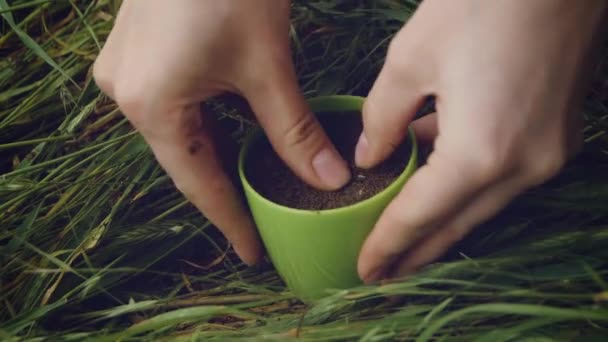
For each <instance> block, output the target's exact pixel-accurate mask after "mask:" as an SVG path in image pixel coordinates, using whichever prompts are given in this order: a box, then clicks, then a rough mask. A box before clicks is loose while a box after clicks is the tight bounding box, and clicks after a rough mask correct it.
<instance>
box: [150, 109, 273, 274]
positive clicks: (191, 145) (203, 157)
mask: <svg viewBox="0 0 608 342" xmlns="http://www.w3.org/2000/svg"><path fill="white" fill-rule="evenodd" d="M164 114H165V115H156V116H154V118H155V119H157V120H160V121H159V122H156V123H155V126H154V127H158V130H155V131H154V132H149V131H144V132H142V134H143V135H144V138H145V139H146V140H147V142H148V144H149V145H150V147H151V148H152V151H153V152H154V155H155V156H156V159H157V160H158V162H159V163H160V164H161V166H162V167H163V168H164V169H165V171H166V172H167V174H168V175H169V176H170V177H171V179H172V180H173V182H174V183H175V185H176V187H177V188H178V189H179V190H180V192H182V193H183V194H184V196H185V197H186V198H187V199H188V200H189V201H190V202H192V204H194V205H195V206H196V207H197V208H198V209H199V210H200V211H201V212H202V213H203V214H205V216H206V217H207V218H208V219H209V220H210V221H211V222H212V223H213V224H215V225H216V226H217V227H218V228H219V229H220V230H221V231H222V233H223V234H224V236H225V237H226V238H227V239H228V240H229V241H230V242H231V243H232V245H233V247H234V249H235V251H236V252H237V254H238V255H239V257H240V258H241V259H242V260H243V261H244V262H245V263H247V264H254V263H256V262H257V261H258V260H259V259H260V258H261V255H262V248H261V243H260V241H259V237H258V235H257V233H256V229H255V225H254V224H253V221H252V219H251V217H250V215H249V214H248V212H247V210H246V208H245V205H244V203H243V201H242V199H241V198H240V196H238V192H237V191H236V188H235V187H234V184H233V183H232V182H231V181H230V179H229V177H228V176H227V175H226V173H225V170H224V168H223V166H222V161H221V158H220V155H219V152H218V149H217V146H216V143H215V141H214V140H213V139H212V136H213V135H212V134H211V132H210V130H211V127H210V126H211V125H210V124H209V123H206V122H203V120H204V119H207V118H205V117H203V116H202V115H201V111H200V107H199V106H197V105H192V106H188V107H186V108H184V109H183V110H180V112H178V113H170V114H171V115H166V114H168V113H164ZM208 119H212V118H208Z"/></svg>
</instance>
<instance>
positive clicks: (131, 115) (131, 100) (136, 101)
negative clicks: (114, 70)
mask: <svg viewBox="0 0 608 342" xmlns="http://www.w3.org/2000/svg"><path fill="white" fill-rule="evenodd" d="M114 96H115V100H116V103H117V104H118V106H119V107H120V109H121V110H122V112H123V113H124V114H125V116H126V117H127V118H128V119H129V121H130V122H131V123H132V124H133V125H134V126H136V127H138V128H143V127H145V124H146V121H147V115H145V106H146V98H147V96H146V87H145V86H144V85H143V84H141V82H128V81H123V82H120V83H118V84H116V85H115V94H114Z"/></svg>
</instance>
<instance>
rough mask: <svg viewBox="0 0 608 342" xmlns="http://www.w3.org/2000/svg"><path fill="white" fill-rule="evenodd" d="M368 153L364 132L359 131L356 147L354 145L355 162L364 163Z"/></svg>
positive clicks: (367, 143)
mask: <svg viewBox="0 0 608 342" xmlns="http://www.w3.org/2000/svg"><path fill="white" fill-rule="evenodd" d="M368 154H369V142H368V141H367V137H366V136H365V133H361V135H360V136H359V141H358V142H357V147H355V164H357V165H365V161H366V158H367V156H368Z"/></svg>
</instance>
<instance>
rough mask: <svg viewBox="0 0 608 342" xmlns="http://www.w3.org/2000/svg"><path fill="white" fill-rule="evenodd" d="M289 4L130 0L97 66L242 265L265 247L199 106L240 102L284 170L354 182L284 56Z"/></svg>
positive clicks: (316, 181) (317, 182) (319, 180)
mask: <svg viewBox="0 0 608 342" xmlns="http://www.w3.org/2000/svg"><path fill="white" fill-rule="evenodd" d="M289 6H290V2H289V1H288V0H256V1H240V0H222V1H216V0H176V1H171V2H170V4H169V2H167V1H162V0H126V1H124V2H123V5H122V7H121V9H120V11H119V14H118V17H117V20H116V23H115V25H114V27H113V29H112V32H111V33H110V36H109V37H108V40H107V42H106V44H105V46H104V47H103V49H102V51H101V53H100V55H99V56H98V58H97V60H96V62H95V65H94V71H93V72H94V76H95V80H96V82H97V84H98V85H99V87H100V88H101V89H102V90H103V91H104V92H105V93H106V94H107V95H108V96H110V97H111V98H113V99H114V100H115V101H116V102H117V103H118V105H119V107H120V109H121V110H122V112H123V113H124V115H125V116H126V117H127V118H128V119H129V121H130V122H131V123H132V124H133V126H134V127H135V128H136V129H137V130H138V131H139V132H140V133H141V134H142V136H143V137H144V139H145V140H146V141H147V143H148V144H149V145H150V147H151V149H152V151H153V152H154V155H155V157H156V159H157V160H158V162H159V163H160V165H161V166H162V167H163V168H164V169H165V170H166V172H167V173H168V175H169V176H170V177H171V179H172V180H173V182H174V183H175V185H176V187H177V189H179V190H180V191H181V192H182V193H183V194H184V195H185V196H186V197H187V198H188V200H190V201H191V202H192V203H193V204H194V205H195V206H196V207H197V208H198V209H199V210H200V211H201V212H202V213H203V214H205V216H206V217H207V218H208V219H209V220H210V221H211V222H213V223H214V224H215V225H216V226H217V227H218V228H219V229H220V230H221V231H222V232H223V233H224V235H225V236H226V238H227V239H228V240H229V241H230V242H231V243H232V245H233V247H234V249H235V250H236V252H237V254H238V255H239V256H240V257H241V259H242V260H243V261H245V262H246V263H248V264H254V263H256V262H257V261H259V260H260V258H261V257H262V254H263V252H262V248H261V243H260V241H259V237H258V235H257V232H256V229H255V226H254V224H253V221H252V220H251V217H250V215H249V213H248V211H247V210H246V208H245V206H244V205H243V201H242V199H241V198H240V196H239V195H238V193H237V191H236V190H235V187H234V185H233V184H232V183H231V181H230V179H229V177H227V176H226V173H225V172H224V167H223V165H222V158H221V157H222V156H221V155H220V154H221V153H220V152H219V151H220V150H221V146H219V144H217V142H216V140H215V139H213V133H214V132H213V130H214V128H213V118H211V117H210V116H209V115H206V114H205V113H202V112H201V109H200V105H199V104H200V103H201V102H203V101H205V100H207V99H209V98H210V97H213V96H215V95H218V94H221V93H225V92H230V93H236V94H239V95H241V96H243V97H244V98H246V99H247V100H248V102H249V104H250V105H251V107H252V109H253V111H254V112H255V114H256V117H257V119H258V121H259V122H260V124H261V125H262V127H263V128H264V130H265V131H266V133H267V135H268V137H269V140H270V142H271V143H272V145H273V147H274V148H275V150H276V151H277V153H278V154H279V155H280V156H281V157H282V159H283V160H284V161H285V162H286V164H287V165H289V166H290V167H291V169H292V170H293V171H294V172H295V173H296V174H297V175H298V176H300V177H301V178H302V179H303V180H305V181H306V182H307V183H309V184H310V185H312V186H315V187H317V188H320V189H325V190H333V189H337V188H339V187H341V186H342V185H344V184H345V183H346V182H347V181H348V180H349V178H350V173H349V170H348V168H347V167H346V163H345V162H344V161H343V160H342V158H341V157H340V156H339V154H338V153H337V152H336V150H335V149H334V147H333V146H332V145H331V142H330V140H329V139H328V137H327V136H326V134H325V132H324V131H323V129H322V128H321V126H320V125H319V123H318V122H317V121H316V119H315V117H314V116H313V115H312V113H311V111H310V109H309V108H308V107H307V105H306V102H305V100H304V98H303V96H302V95H301V92H300V89H299V88H298V84H297V79H296V75H295V71H294V67H293V63H292V61H291V54H290V53H289V24H290V23H289Z"/></svg>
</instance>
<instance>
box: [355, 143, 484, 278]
mask: <svg viewBox="0 0 608 342" xmlns="http://www.w3.org/2000/svg"><path fill="white" fill-rule="evenodd" d="M485 185H486V182H485V181H484V180H483V178H480V177H477V175H476V174H475V172H474V170H472V169H471V168H469V167H467V166H466V165H464V163H463V162H461V161H457V160H451V159H450V158H448V157H447V156H446V155H444V154H442V153H441V152H440V151H438V150H436V151H435V152H433V153H432V154H431V156H430V157H429V159H428V163H427V164H426V165H425V166H423V167H422V168H420V170H418V171H417V172H416V173H415V174H414V175H413V176H412V178H411V179H410V180H409V181H408V182H407V183H406V184H405V186H404V188H403V190H402V191H401V193H399V195H397V197H396V198H395V199H394V200H393V201H392V202H391V203H390V204H389V206H388V207H387V208H386V210H385V211H384V212H383V213H382V215H381V217H380V219H379V220H378V222H377V224H376V226H375V227H374V230H373V231H372V232H371V234H370V235H369V237H368V238H367V240H366V241H365V243H364V245H363V248H362V249H361V253H360V255H359V262H358V271H359V275H360V277H361V278H362V279H363V280H364V281H366V282H372V281H376V280H379V279H380V278H382V277H383V276H385V275H387V274H388V273H390V271H391V270H390V267H391V266H392V264H393V263H394V262H395V261H396V260H397V259H398V258H399V257H400V256H401V255H402V254H403V253H404V252H405V251H406V250H407V249H408V248H409V247H410V246H412V245H413V244H414V243H415V242H416V241H418V240H420V239H421V238H422V237H424V236H426V235H427V234H429V233H430V232H432V231H433V230H434V229H435V228H436V227H437V226H438V225H439V224H441V223H442V222H443V221H444V220H445V219H446V218H448V217H450V216H452V215H453V213H455V212H457V211H459V210H462V209H463V208H465V207H466V206H467V205H468V203H469V202H470V201H471V200H472V199H473V198H474V197H475V196H476V194H477V193H478V192H479V191H481V190H482V189H483V188H484V187H485Z"/></svg>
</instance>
